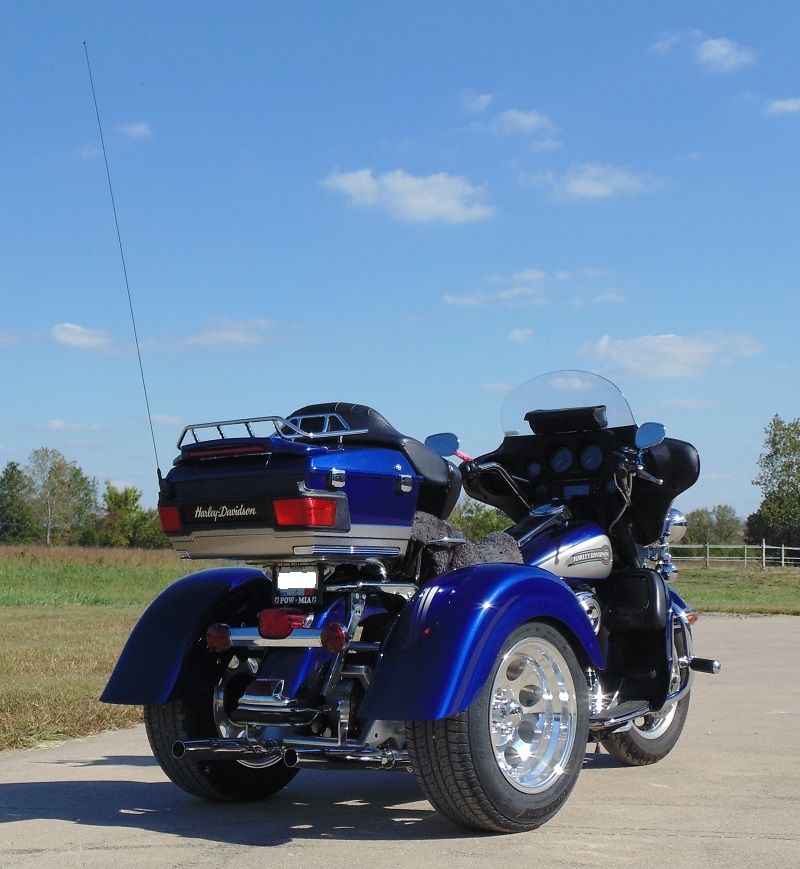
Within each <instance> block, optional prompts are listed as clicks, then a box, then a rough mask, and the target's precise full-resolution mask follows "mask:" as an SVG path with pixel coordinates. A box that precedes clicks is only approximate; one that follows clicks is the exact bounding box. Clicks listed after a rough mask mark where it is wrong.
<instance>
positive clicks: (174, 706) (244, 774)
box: [144, 658, 298, 802]
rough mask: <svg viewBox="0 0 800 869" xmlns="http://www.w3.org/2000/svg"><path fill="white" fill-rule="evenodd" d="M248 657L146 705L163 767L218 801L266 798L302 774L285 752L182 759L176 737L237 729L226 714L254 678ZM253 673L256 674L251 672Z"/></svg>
mask: <svg viewBox="0 0 800 869" xmlns="http://www.w3.org/2000/svg"><path fill="white" fill-rule="evenodd" d="M245 673H246V662H244V661H243V662H239V661H238V659H236V658H232V659H231V661H230V663H229V664H228V667H227V668H226V669H225V671H224V673H223V674H222V676H221V678H219V680H218V681H216V684H215V680H216V677H215V676H214V675H212V674H211V673H209V676H208V680H207V681H208V687H207V688H206V689H204V690H202V691H201V692H200V693H196V694H193V695H191V696H189V697H185V698H182V699H180V700H172V701H170V702H168V703H163V704H160V705H158V706H145V707H144V723H145V729H146V730H147V738H148V740H149V742H150V747H151V749H152V750H153V754H154V755H155V758H156V760H157V761H158V763H159V765H160V766H161V769H162V770H163V771H164V773H165V774H166V775H167V776H168V777H169V778H170V779H172V781H173V782H174V783H175V784H176V785H178V787H180V788H182V789H183V790H185V791H186V792H187V793H189V794H192V795H193V796H196V797H200V798H201V799H204V800H214V801H217V802H250V801H253V800H261V799H264V798H266V797H269V796H272V794H274V793H276V792H277V791H279V790H281V788H283V787H285V786H286V785H287V784H289V782H290V781H291V780H292V779H293V778H294V777H295V775H297V772H298V770H297V769H292V768H290V767H288V766H286V764H285V763H284V762H283V759H282V758H281V757H277V758H274V759H273V758H268V759H258V760H255V761H251V760H247V761H239V760H230V759H225V760H203V759H200V760H198V759H194V758H192V757H191V756H190V755H185V756H184V757H182V758H180V759H178V758H176V757H175V755H174V754H173V753H172V746H173V745H174V743H175V742H184V741H187V740H192V739H215V738H219V737H221V736H223V737H228V736H230V735H233V734H232V733H231V732H230V729H231V728H235V725H233V724H232V723H231V722H230V721H229V719H228V718H227V711H229V710H230V709H231V708H233V707H234V706H235V704H236V701H238V698H239V696H241V693H242V691H243V690H244V686H245V685H246V683H247V681H249V678H248V677H247V676H246V675H245ZM251 675H252V674H251Z"/></svg>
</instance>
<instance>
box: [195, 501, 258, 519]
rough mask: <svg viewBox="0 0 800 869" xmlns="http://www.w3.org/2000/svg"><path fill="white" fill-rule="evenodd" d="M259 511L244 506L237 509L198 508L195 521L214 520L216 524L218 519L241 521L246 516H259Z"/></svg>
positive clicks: (225, 507)
mask: <svg viewBox="0 0 800 869" xmlns="http://www.w3.org/2000/svg"><path fill="white" fill-rule="evenodd" d="M257 515H258V511H257V510H256V508H255V507H245V505H244V504H239V505H238V506H236V507H228V506H227V505H225V504H223V505H222V506H221V507H196V508H195V511H194V518H195V519H213V520H214V522H216V521H217V520H218V519H228V518H234V519H241V518H244V517H246V516H257Z"/></svg>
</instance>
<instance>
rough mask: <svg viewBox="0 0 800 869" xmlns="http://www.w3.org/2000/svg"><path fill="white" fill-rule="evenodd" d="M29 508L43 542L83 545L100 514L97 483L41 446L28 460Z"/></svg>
mask: <svg viewBox="0 0 800 869" xmlns="http://www.w3.org/2000/svg"><path fill="white" fill-rule="evenodd" d="M25 473H26V476H27V477H28V480H29V482H30V489H31V498H30V505H31V508H32V510H33V512H34V515H35V516H36V520H37V522H38V524H39V527H40V529H42V531H43V537H44V542H45V543H47V544H48V545H50V544H51V543H56V542H59V543H76V542H81V538H82V536H83V535H84V534H85V532H86V529H87V527H88V526H90V525H91V524H92V521H93V520H94V517H95V515H96V514H97V481H96V480H95V479H94V478H93V477H87V476H86V474H84V472H83V471H82V470H81V469H80V468H79V467H78V465H77V464H76V463H75V462H68V461H67V460H66V459H65V458H64V456H63V455H62V453H60V452H59V451H58V450H52V449H49V448H47V447H40V448H39V449H38V450H34V451H33V452H32V453H31V454H30V456H29V457H28V467H27V468H26V471H25Z"/></svg>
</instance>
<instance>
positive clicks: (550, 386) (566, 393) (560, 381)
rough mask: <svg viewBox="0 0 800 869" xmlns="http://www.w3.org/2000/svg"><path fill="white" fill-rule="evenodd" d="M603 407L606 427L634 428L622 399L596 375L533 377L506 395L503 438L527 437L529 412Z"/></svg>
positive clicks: (567, 373)
mask: <svg viewBox="0 0 800 869" xmlns="http://www.w3.org/2000/svg"><path fill="white" fill-rule="evenodd" d="M598 405H603V406H604V407H605V409H606V418H607V421H608V422H607V424H608V427H609V428H617V427H619V426H626V425H635V422H634V419H633V414H632V413H631V409H630V407H629V406H628V402H627V401H626V400H625V396H624V395H623V394H622V393H621V392H620V391H619V389H617V387H616V386H614V384H613V383H612V382H611V381H610V380H606V379H605V377H600V375H599V374H592V373H591V372H589V371H553V372H551V373H550V374H543V375H541V376H540V377H534V378H533V380H529V381H528V382H527V383H523V384H522V386H518V387H517V388H516V389H515V390H514V391H513V392H511V393H509V395H508V397H507V398H506V400H505V401H504V402H503V408H502V410H501V420H502V424H503V431H504V432H505V434H506V435H529V434H531V427H530V425H529V424H528V423H527V422H526V421H525V414H526V413H529V412H530V411H532V410H566V409H567V408H574V407H596V406H598Z"/></svg>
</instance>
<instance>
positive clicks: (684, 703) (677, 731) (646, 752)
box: [601, 694, 690, 766]
mask: <svg viewBox="0 0 800 869" xmlns="http://www.w3.org/2000/svg"><path fill="white" fill-rule="evenodd" d="M689 697H690V695H689V694H687V695H686V696H685V697H683V698H682V699H681V700H679V701H678V708H677V709H676V710H675V717H674V718H673V719H672V722H671V723H670V726H669V728H668V729H667V731H666V733H664V735H663V736H660V737H658V738H657V739H645V738H644V737H643V736H641V735H640V734H638V733H637V732H636V730H635V728H633V727H632V728H631V729H630V730H623V731H621V732H619V733H611V734H609V735H608V736H606V737H605V738H604V739H602V740H601V744H602V746H603V748H605V750H606V751H607V752H608V753H609V754H610V755H611V756H612V757H614V758H615V759H616V760H618V761H619V762H620V763H624V764H625V765H626V766H649V765H650V764H651V763H658V761H659V760H661V759H662V758H664V757H666V756H667V755H668V754H669V753H670V752H671V751H672V749H673V748H675V745H676V743H677V742H678V739H679V738H680V735H681V732H682V731H683V725H684V724H685V723H686V715H687V714H688V712H689Z"/></svg>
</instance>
